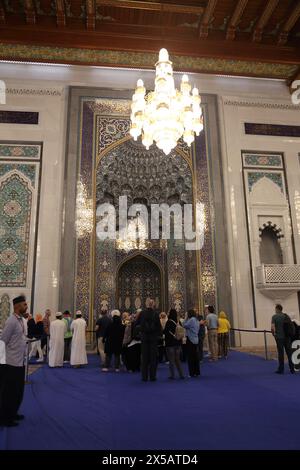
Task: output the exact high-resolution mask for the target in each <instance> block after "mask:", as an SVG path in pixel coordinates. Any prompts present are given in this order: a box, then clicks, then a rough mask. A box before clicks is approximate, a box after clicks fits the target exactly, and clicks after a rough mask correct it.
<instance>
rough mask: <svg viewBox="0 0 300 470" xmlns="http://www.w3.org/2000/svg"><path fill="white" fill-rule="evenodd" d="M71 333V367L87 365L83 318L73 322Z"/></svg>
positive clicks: (84, 322)
mask: <svg viewBox="0 0 300 470" xmlns="http://www.w3.org/2000/svg"><path fill="white" fill-rule="evenodd" d="M71 330H72V331H73V337H72V345H71V361H70V364H71V366H80V365H82V364H87V363H88V361H87V355H86V349H85V330H86V321H85V320H83V318H77V319H76V320H73V322H72V325H71Z"/></svg>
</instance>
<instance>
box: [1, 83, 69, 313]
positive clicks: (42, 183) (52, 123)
mask: <svg viewBox="0 0 300 470" xmlns="http://www.w3.org/2000/svg"><path fill="white" fill-rule="evenodd" d="M65 107H66V99H65V92H64V87H61V86H57V87H55V86H53V85H52V84H51V83H45V84H42V85H41V84H38V83H35V82H31V83H27V84H24V82H23V81H21V80H20V81H18V80H17V81H7V94H6V104H5V105H1V106H0V110H1V111H2V114H3V115H4V113H7V111H13V112H15V114H14V116H15V117H16V119H14V121H13V122H12V121H11V120H10V122H3V120H2V122H1V123H0V185H1V190H0V193H1V195H0V206H1V207H0V211H1V222H0V225H1V226H0V233H1V235H0V251H1V254H0V271H1V274H0V310H1V312H4V313H3V314H4V315H7V314H8V312H9V311H12V298H13V297H14V296H16V295H19V294H20V293H24V294H26V296H27V300H28V304H29V308H30V310H31V311H32V312H34V313H36V312H44V311H45V309H46V308H50V309H51V310H52V311H53V312H54V311H55V310H56V309H57V306H58V291H59V258H60V239H61V232H62V202H63V199H62V195H63V169H64V151H65V148H64V140H65ZM20 112H21V117H22V119H19V118H18V116H20ZM24 113H29V116H31V117H32V116H38V119H29V120H28V119H27V121H26V122H25V121H24ZM7 235H9V237H7ZM10 239H11V241H10ZM8 245H10V246H8Z"/></svg>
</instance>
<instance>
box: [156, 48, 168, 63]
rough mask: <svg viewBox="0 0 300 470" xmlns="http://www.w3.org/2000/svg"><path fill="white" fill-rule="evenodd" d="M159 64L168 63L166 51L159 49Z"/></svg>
mask: <svg viewBox="0 0 300 470" xmlns="http://www.w3.org/2000/svg"><path fill="white" fill-rule="evenodd" d="M158 60H159V62H168V61H169V53H168V51H167V49H161V50H160V51H159V56H158Z"/></svg>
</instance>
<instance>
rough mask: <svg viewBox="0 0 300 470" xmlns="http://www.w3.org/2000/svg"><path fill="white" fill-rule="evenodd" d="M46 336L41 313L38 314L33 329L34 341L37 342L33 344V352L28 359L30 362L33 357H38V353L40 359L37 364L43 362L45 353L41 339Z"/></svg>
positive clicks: (31, 351)
mask: <svg viewBox="0 0 300 470" xmlns="http://www.w3.org/2000/svg"><path fill="white" fill-rule="evenodd" d="M43 334H44V326H43V317H42V315H41V314H40V313H37V314H36V317H35V325H34V329H33V337H32V339H33V340H35V341H33V342H32V344H31V350H30V353H29V357H28V359H29V360H30V359H31V358H32V356H33V357H35V356H36V353H38V355H39V358H38V359H37V362H43V360H44V358H43V351H42V348H41V338H42V336H43Z"/></svg>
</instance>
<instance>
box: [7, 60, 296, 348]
mask: <svg viewBox="0 0 300 470" xmlns="http://www.w3.org/2000/svg"><path fill="white" fill-rule="evenodd" d="M19 77H20V78H19ZM138 78H143V80H144V82H145V84H146V87H147V88H148V89H151V88H152V87H153V71H141V70H134V69H132V70H118V69H105V68H96V67H90V68H86V67H76V66H69V67H61V66H47V65H30V64H4V63H2V64H1V79H4V80H5V81H6V85H7V96H6V104H5V105H1V106H0V111H6V112H7V111H19V112H24V111H25V112H31V113H39V119H38V124H32V123H29V124H11V123H3V122H2V123H0V141H4V142H11V143H12V145H15V144H14V143H15V142H16V141H19V142H22V143H23V144H30V143H32V142H33V143H42V144H43V152H42V163H41V164H40V175H41V179H40V186H39V191H40V202H39V214H38V224H37V238H36V247H35V249H34V253H35V255H36V265H35V266H36V267H35V272H34V270H32V273H33V274H32V276H33V277H34V279H33V282H32V285H31V291H33V292H34V295H33V300H34V306H33V310H34V311H38V310H42V311H43V310H44V309H45V308H47V307H50V308H51V309H52V310H56V309H58V308H62V309H64V308H71V309H72V308H73V307H74V282H73V281H72V280H74V276H75V271H76V269H77V266H76V259H75V257H74V255H73V253H74V250H76V249H77V248H76V247H77V241H76V237H65V238H64V242H63V245H62V246H61V244H60V242H61V239H62V235H63V234H65V233H66V231H67V229H68V226H72V227H73V228H74V223H75V206H74V201H75V200H76V192H77V187H76V185H74V184H73V183H72V182H73V181H74V175H76V174H77V170H78V168H77V167H76V158H77V154H78V146H77V141H70V142H69V143H68V144H66V135H69V133H70V132H75V133H76V130H77V129H76V128H72V124H70V126H69V127H67V121H66V115H67V107H68V90H69V87H70V86H73V87H76V86H77V87H81V88H82V87H86V96H87V97H88V98H89V97H90V96H93V98H95V96H96V95H97V94H95V93H93V92H91V90H92V89H93V88H95V87H102V89H104V90H105V89H106V91H104V92H103V93H102V96H103V97H104V98H105V97H107V99H111V98H112V94H111V91H110V90H109V89H112V88H114V97H117V96H118V93H119V96H120V93H121V92H120V91H118V90H120V89H122V90H124V89H127V90H133V89H134V87H135V84H136V80H137V79H138ZM176 78H178V79H179V77H178V74H176ZM192 78H193V84H195V85H196V86H198V87H199V90H200V93H201V94H203V93H208V94H210V95H211V96H212V95H215V96H217V97H218V106H217V107H216V106H214V110H213V111H212V109H213V108H212V106H211V112H210V115H209V116H210V117H213V120H212V121H211V120H210V119H208V121H207V131H208V132H209V133H215V135H216V138H212V139H209V142H208V143H207V142H206V143H203V145H205V147H206V149H207V148H208V150H209V155H210V157H209V159H208V165H207V171H208V178H210V177H211V175H212V173H213V174H214V178H213V179H212V192H211V195H210V199H209V204H210V207H211V208H212V209H213V210H212V211H210V214H209V216H210V217H211V221H212V222H213V223H214V246H213V250H212V251H211V257H210V258H207V263H208V265H209V263H210V260H211V259H213V258H214V259H215V263H216V283H217V292H218V300H219V307H220V308H225V309H227V310H228V312H229V313H231V314H232V317H233V323H234V325H235V326H236V327H243V328H254V326H255V320H254V317H255V316H254V302H255V308H256V313H255V314H256V318H257V323H256V325H257V327H259V328H269V324H270V318H271V315H272V313H273V307H274V303H273V302H272V301H271V300H270V299H267V298H266V297H264V296H263V295H262V294H261V293H260V292H254V293H253V286H252V271H251V266H250V255H249V253H250V252H249V240H248V231H247V225H248V220H247V211H246V205H245V193H244V183H243V181H244V180H243V177H244V170H245V168H244V169H243V164H242V151H246V152H248V153H251V152H258V153H260V152H268V153H273V154H281V155H283V161H284V171H285V183H286V191H287V195H288V201H289V208H290V219H291V228H292V232H293V240H294V252H295V261H296V262H297V263H300V189H299V188H300V163H299V158H298V155H299V153H300V144H299V137H297V135H295V133H294V134H292V136H291V135H290V126H297V125H298V126H299V107H298V108H296V107H295V106H293V105H292V104H291V100H290V96H289V90H288V88H287V87H286V84H285V83H284V82H281V81H279V80H276V81H272V80H271V81H270V80H257V79H256V80H254V79H243V78H241V77H217V76H208V75H197V74H193V76H192ZM122 93H123V95H122V96H125V95H124V92H122ZM131 94H132V92H131V91H128V92H127V95H126V97H127V98H128V99H130V98H131ZM213 98H214V97H212V99H213ZM76 99H77V100H78V101H77V104H78V106H79V94H78V96H77V98H76ZM78 106H77V107H71V108H70V110H69V113H70V115H73V116H75V115H76V113H78ZM212 113H213V114H214V116H212ZM91 115H92V112H91ZM209 116H208V117H209ZM216 122H218V123H219V129H220V135H219V133H218V129H217V125H216ZM245 123H248V125H247V132H249V129H250V131H251V132H253V129H254V130H255V132H256V134H253V133H252V134H249V133H248V134H247V133H246V131H245ZM104 124H105V123H104V122H102V125H104ZM249 124H252V126H251V125H250V126H249ZM258 124H261V125H263V132H260V134H259V135H257V133H258V131H257V130H258V129H259V127H260V126H257V125H258ZM270 125H272V126H275V127H274V128H273V131H272V132H273V134H275V131H274V129H275V128H276V129H275V130H276V135H271V134H270V133H269V134H268V133H267V132H266V129H267V128H268V126H270ZM283 125H284V126H288V127H289V129H288V132H289V134H288V135H278V129H279V128H280V126H283ZM279 134H280V133H279ZM107 136H108V134H107ZM107 138H109V136H108V137H107ZM111 138H112V137H111ZM211 142H213V143H211ZM81 144H82V145H83V147H82V149H83V151H84V152H86V151H89V146H91V145H94V146H95V148H96V146H98V147H97V149H98V150H100V147H101V146H103V145H106V144H107V143H106V142H102V141H99V142H95V141H93V140H92V137H91V136H89V135H87V136H86V140H85V141H83V142H82V143H81ZM220 146H221V151H220V148H219V147H220ZM101 148H102V147H101ZM66 151H67V152H68V154H69V157H70V159H71V160H72V159H73V161H74V162H75V164H74V165H73V166H72V167H68V168H67V171H66V172H64V168H65V154H66ZM248 164H249V162H248ZM255 164H256V163H255ZM248 169H249V170H253V171H254V172H256V168H250V167H249V168H248ZM275 169H276V168H275ZM270 170H271V169H270ZM273 170H274V168H273ZM270 172H271V173H272V171H270ZM82 174H83V175H84V168H83V169H82ZM255 178H257V176H255ZM251 182H253V184H254V180H253V178H252V180H251ZM278 183H279V181H278ZM223 186H224V190H223ZM201 189H202V190H203V192H204V193H205V191H206V190H205V187H204V186H203V187H202V188H200V191H201ZM64 190H65V191H66V193H67V194H68V198H64ZM86 190H87V191H89V188H88V187H87V188H86ZM66 193H65V194H66ZM87 194H88V196H91V193H89V192H87ZM206 197H207V194H206ZM215 207H218V212H217V214H222V217H218V216H217V214H216V212H215ZM224 221H225V223H224ZM31 233H32V235H30V237H31V238H30V240H31V243H34V242H33V241H32V240H34V235H33V232H31ZM32 237H33V238H32ZM83 245H84V244H83ZM224 247H226V248H225V249H224ZM83 248H84V247H83ZM62 254H64V256H66V257H68V258H69V261H70V262H69V264H68V265H67V266H65V265H64V264H63V263H62V257H61V255H62ZM202 261H203V263H205V262H206V260H205V259H203V260H202ZM194 268H197V267H196V266H194ZM30 272H31V271H28V270H27V278H28V275H31V274H30ZM28 273H29V274H28ZM210 274H211V273H210V271H209V270H208V277H207V280H208V285H209V278H210ZM70 279H71V284H72V282H73V285H71V288H69V287H68V283H69V284H70ZM81 279H82V282H83V288H84V289H86V290H87V292H90V286H89V284H88V283H86V277H85V273H84V272H82V277H81ZM224 279H225V284H224ZM192 287H193V286H191V288H192ZM23 288H24V287H20V289H23ZM17 291H18V292H19V287H17ZM191 292H192V290H191ZM231 297H232V307H231V302H230V298H231ZM228 299H229V300H228ZM10 301H11V298H10V296H9V295H8V293H7V288H6V287H5V286H1V287H0V308H1V311H3V312H4V314H5V315H6V314H7V312H8V311H9V309H10V308H11V305H10ZM284 308H285V310H287V311H289V312H294V313H299V307H298V302H297V296H296V295H292V296H290V297H288V298H287V299H286V301H285V302H284ZM251 336H252V338H254V342H255V341H257V342H259V339H258V338H256V336H255V335H252V334H251ZM247 338H248V337H247V336H245V337H243V338H242V341H243V342H244V343H245V344H246V343H247V342H249V340H248V339H247ZM251 341H252V342H253V340H251Z"/></svg>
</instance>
